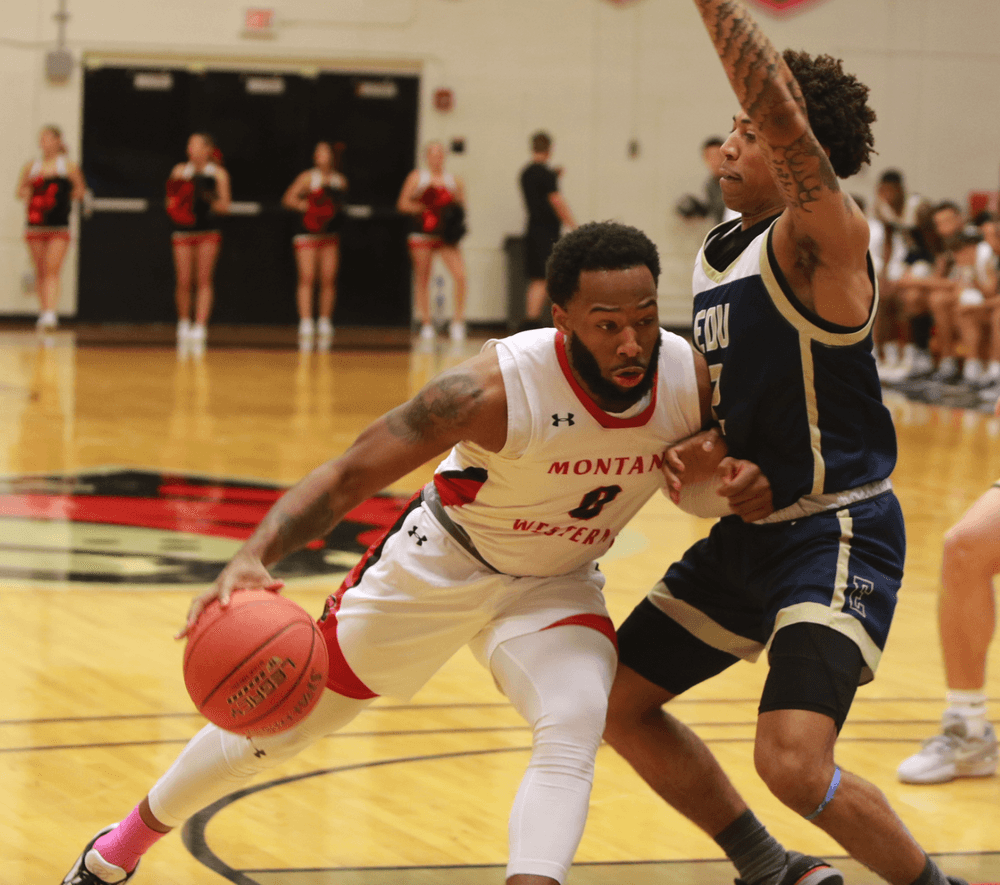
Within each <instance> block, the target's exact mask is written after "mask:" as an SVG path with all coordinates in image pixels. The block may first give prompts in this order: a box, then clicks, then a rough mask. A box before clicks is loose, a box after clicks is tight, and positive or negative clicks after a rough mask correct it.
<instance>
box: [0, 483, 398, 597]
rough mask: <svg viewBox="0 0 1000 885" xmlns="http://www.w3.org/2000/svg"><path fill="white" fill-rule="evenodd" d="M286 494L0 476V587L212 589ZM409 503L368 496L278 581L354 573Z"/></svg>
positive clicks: (336, 579)
mask: <svg viewBox="0 0 1000 885" xmlns="http://www.w3.org/2000/svg"><path fill="white" fill-rule="evenodd" d="M283 492H284V489H283V488H280V487H278V486H273V485H268V484H265V483H254V482H241V481H238V480H229V479H220V478H216V477H203V476H191V475H186V474H177V473H157V472H154V471H147V470H129V469H120V468H109V469H103V470H102V469H95V470H90V471H86V472H83V473H79V474H71V475H60V474H47V475H39V476H19V477H14V478H7V479H0V580H3V579H13V580H18V579H21V580H31V581H74V582H79V583H87V584H93V583H121V584H136V585H143V584H202V583H210V582H211V581H213V580H215V578H216V576H217V575H218V574H219V572H220V571H221V570H222V568H223V566H224V565H225V564H226V563H227V562H228V561H229V559H230V558H231V557H232V555H233V554H234V553H235V552H236V551H237V550H238V549H239V547H240V545H241V544H242V543H243V541H245V540H246V539H247V538H248V537H250V535H251V534H252V533H253V530H254V529H255V528H256V527H257V524H258V523H259V522H260V521H261V520H262V519H263V518H264V514H265V513H267V511H268V510H269V509H270V507H271V505H272V504H274V502H275V501H277V500H278V498H280V497H281V495H282V493H283ZM406 502H407V499H405V498H398V497H392V496H388V495H385V496H382V495H380V496H377V497H374V498H370V499H368V500H367V501H365V502H364V503H363V504H361V505H360V506H359V507H356V508H355V509H354V510H352V511H351V512H350V513H348V514H347V517H346V518H345V519H344V520H343V522H341V523H340V524H339V525H338V526H337V527H336V528H335V529H334V530H333V531H332V532H330V534H329V535H327V537H325V538H322V539H320V540H317V541H314V542H312V543H311V544H309V545H308V546H307V547H306V548H305V549H303V550H299V551H298V552H297V553H293V554H291V555H290V556H288V557H286V558H285V559H284V560H282V562H280V563H279V564H278V565H277V566H275V567H274V568H273V569H272V574H273V575H274V576H275V577H278V578H295V577H304V576H309V575H324V574H328V575H331V576H332V578H333V579H332V580H331V584H339V583H340V575H342V574H344V573H345V572H348V571H350V570H351V569H352V568H353V567H354V565H355V564H356V563H357V561H358V560H359V559H360V558H361V555H362V554H363V553H364V552H365V550H367V549H368V547H369V546H370V545H371V544H372V543H374V541H375V540H376V539H378V538H379V536H380V535H381V534H382V532H383V531H385V529H386V528H388V527H389V526H391V525H392V524H393V523H394V522H395V521H396V518H397V516H399V514H400V513H401V512H402V510H403V507H404V506H405V504H406Z"/></svg>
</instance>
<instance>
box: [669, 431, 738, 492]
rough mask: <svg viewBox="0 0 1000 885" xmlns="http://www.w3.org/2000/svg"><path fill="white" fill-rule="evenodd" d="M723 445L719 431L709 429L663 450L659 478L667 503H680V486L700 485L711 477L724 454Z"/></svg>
mask: <svg viewBox="0 0 1000 885" xmlns="http://www.w3.org/2000/svg"><path fill="white" fill-rule="evenodd" d="M725 446H726V443H725V440H723V438H722V435H721V434H720V433H719V431H718V430H717V429H716V428H711V429H709V430H703V431H701V432H700V433H696V434H694V435H693V436H689V437H688V438H687V439H682V440H681V441H680V442H678V443H675V444H674V445H672V446H671V447H670V448H669V449H667V451H666V454H665V456H664V458H663V475H664V477H665V478H666V480H667V491H668V492H669V494H670V500H671V501H673V502H674V503H675V504H677V503H678V502H679V501H680V492H681V486H682V485H684V483H697V482H704V481H705V480H707V479H709V478H711V477H712V476H713V475H714V474H715V472H716V469H717V466H718V465H719V458H720V457H722V456H723V455H725V453H726V448H725ZM720 447H721V448H720Z"/></svg>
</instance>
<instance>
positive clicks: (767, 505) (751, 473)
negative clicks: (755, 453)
mask: <svg viewBox="0 0 1000 885" xmlns="http://www.w3.org/2000/svg"><path fill="white" fill-rule="evenodd" d="M717 475H718V476H719V478H720V485H719V494H720V495H722V496H723V497H725V498H726V499H728V501H729V509H730V510H732V511H733V513H735V514H736V515H737V516H739V517H740V519H742V520H743V521H744V522H754V521H755V520H758V519H763V518H764V517H765V516H769V515H770V514H771V513H773V512H774V503H773V501H772V499H771V483H770V482H769V481H768V478H767V477H766V476H764V474H763V473H762V472H761V469H760V468H759V467H758V466H757V465H756V464H754V463H753V462H752V461H741V460H739V459H737V458H723V459H722V461H721V462H720V464H719V468H718V471H717Z"/></svg>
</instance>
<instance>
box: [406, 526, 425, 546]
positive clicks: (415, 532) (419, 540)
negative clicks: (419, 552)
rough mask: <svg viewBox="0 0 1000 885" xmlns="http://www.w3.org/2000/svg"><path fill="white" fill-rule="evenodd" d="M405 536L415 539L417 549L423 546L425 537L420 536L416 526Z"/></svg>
mask: <svg viewBox="0 0 1000 885" xmlns="http://www.w3.org/2000/svg"><path fill="white" fill-rule="evenodd" d="M407 534H408V535H409V536H410V537H411V538H416V539H417V546H418V547H420V546H422V545H423V543H424V541H426V540H427V535H421V534H420V529H419V528H418V527H417V526H414V527H413V528H412V529H410V530H409V531H408V532H407Z"/></svg>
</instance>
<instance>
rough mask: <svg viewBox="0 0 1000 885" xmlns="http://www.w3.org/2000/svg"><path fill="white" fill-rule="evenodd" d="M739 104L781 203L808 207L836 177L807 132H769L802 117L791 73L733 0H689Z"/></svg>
mask: <svg viewBox="0 0 1000 885" xmlns="http://www.w3.org/2000/svg"><path fill="white" fill-rule="evenodd" d="M695 2H696V4H697V6H698V8H699V9H700V10H701V15H702V18H703V19H704V21H705V26H706V27H707V29H708V32H709V34H710V35H711V37H712V41H713V42H714V43H715V48H716V50H717V51H718V53H719V58H721V59H722V64H723V66H724V67H725V69H726V73H727V74H728V75H729V81H730V83H731V84H732V86H733V90H734V91H735V92H736V97H737V98H738V99H739V102H740V107H742V108H743V109H744V110H745V111H746V112H747V113H748V114H749V115H750V119H751V120H753V122H754V124H755V125H756V126H757V127H758V129H759V130H760V132H761V135H762V136H763V138H764V141H765V142H766V144H767V145H768V151H769V153H770V166H771V169H772V172H773V173H774V175H775V177H776V179H777V182H778V186H779V187H780V189H781V192H782V196H783V197H784V199H785V202H786V205H789V206H793V207H795V208H798V209H805V210H808V208H809V205H810V204H811V203H815V202H816V201H817V200H819V199H820V198H821V197H822V195H823V194H824V192H830V191H832V192H834V193H836V192H839V190H840V183H839V181H838V180H837V176H836V174H835V173H834V171H833V167H832V166H831V165H830V161H829V159H828V158H827V156H826V154H825V153H824V151H823V149H822V148H821V147H820V146H819V144H818V143H817V142H816V139H815V136H814V135H813V134H812V133H811V132H808V133H806V134H804V135H802V136H801V137H799V138H797V139H796V140H795V141H794V142H792V143H791V144H788V145H781V146H776V145H774V144H773V142H772V141H771V138H770V137H769V136H771V135H773V134H774V133H775V132H780V131H781V129H783V128H784V127H786V126H787V125H788V124H789V123H790V122H791V120H792V118H793V116H794V115H795V114H796V113H799V114H801V115H802V116H803V117H806V118H808V114H807V111H806V105H805V99H804V98H803V97H802V90H801V89H800V88H799V84H798V83H797V82H796V81H795V78H794V77H793V76H792V75H791V72H790V71H789V70H788V68H787V66H786V65H785V62H784V60H783V59H782V57H781V53H779V52H778V51H777V50H776V49H775V48H774V46H773V45H772V44H771V41H770V40H768V38H767V37H766V36H765V35H764V34H763V32H762V31H761V30H760V28H759V27H758V25H757V23H756V22H755V21H754V20H753V18H752V17H751V16H750V14H749V13H748V12H747V11H746V9H744V8H743V6H742V4H740V3H736V2H733V0H695Z"/></svg>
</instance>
